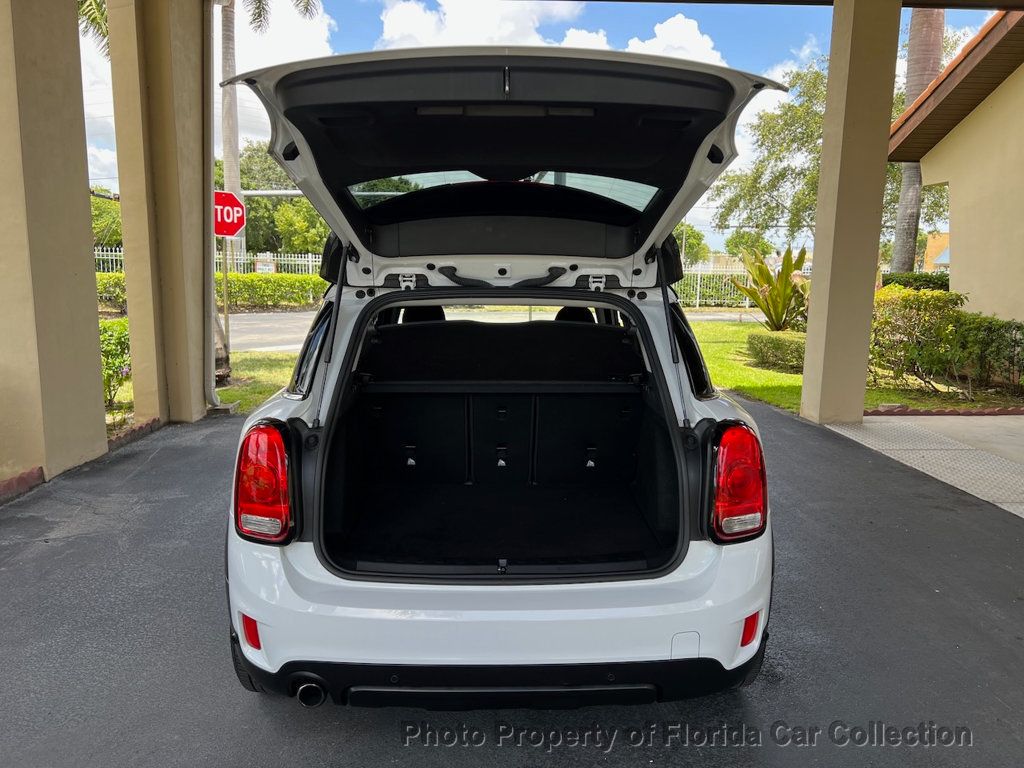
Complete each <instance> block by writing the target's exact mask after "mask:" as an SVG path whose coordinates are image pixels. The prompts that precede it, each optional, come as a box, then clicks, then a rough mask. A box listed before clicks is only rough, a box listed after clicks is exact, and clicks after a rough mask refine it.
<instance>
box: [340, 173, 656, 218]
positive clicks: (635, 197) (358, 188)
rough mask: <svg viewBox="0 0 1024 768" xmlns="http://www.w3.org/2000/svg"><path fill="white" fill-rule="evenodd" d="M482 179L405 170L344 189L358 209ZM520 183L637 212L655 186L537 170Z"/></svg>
mask: <svg viewBox="0 0 1024 768" xmlns="http://www.w3.org/2000/svg"><path fill="white" fill-rule="evenodd" d="M479 181H486V179H484V178H482V177H481V176H477V175H476V174H475V173H472V172H471V171H435V172H431V173H409V174H406V175H404V176H390V177H388V178H386V179H375V180H373V181H366V182H363V183H361V184H353V185H352V186H350V187H349V188H348V191H349V192H350V193H351V194H352V197H353V198H355V201H356V203H358V204H359V207H360V208H370V207H371V206H374V205H376V204H377V203H380V202H383V201H384V200H388V199H390V198H392V197H398V196H399V195H404V194H406V193H408V192H415V191H416V190H418V189H428V188H430V187H439V186H443V185H446V184H467V183H471V182H479ZM520 181H522V182H524V183H531V184H550V185H555V186H564V187H570V188H572V189H579V190H582V191H584V192H590V193H592V194H595V195H600V196H601V197H606V198H608V199H609V200H614V201H615V202H617V203H622V204H623V205H627V206H629V207H630V208H633V209H634V210H637V211H642V210H644V208H646V207H647V205H648V203H650V202H651V199H652V198H653V197H654V195H655V193H657V191H658V188H657V187H652V186H649V185H647V184H640V183H639V182H636V181H626V180H625V179H613V178H610V177H608V176H594V175H591V174H588V173H561V172H558V171H541V172H540V173H535V174H533V175H532V176H527V177H526V178H524V179H520Z"/></svg>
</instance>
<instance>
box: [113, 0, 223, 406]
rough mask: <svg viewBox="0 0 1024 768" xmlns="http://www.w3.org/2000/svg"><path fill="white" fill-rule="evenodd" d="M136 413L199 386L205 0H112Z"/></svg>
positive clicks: (182, 397) (180, 401)
mask: <svg viewBox="0 0 1024 768" xmlns="http://www.w3.org/2000/svg"><path fill="white" fill-rule="evenodd" d="M107 8H108V13H109V23H110V55H111V65H112V67H111V69H112V73H113V87H114V123H115V126H116V131H117V166H118V177H119V181H120V186H121V212H122V230H123V233H124V250H125V278H126V283H127V293H128V316H129V326H130V328H131V343H132V370H133V376H132V378H133V387H134V391H135V408H136V418H137V419H138V420H146V419H150V418H159V419H161V420H170V421H195V420H196V419H199V418H201V417H202V416H203V415H204V414H205V412H206V399H205V394H204V385H203V375H204V355H205V352H204V349H205V347H204V338H205V337H204V333H205V322H204V281H203V246H204V235H203V233H204V203H205V201H206V199H207V194H206V191H205V188H204V183H203V181H204V172H203V171H204V163H205V162H206V158H205V154H204V147H205V143H204V140H203V120H204V115H205V109H206V108H207V106H206V104H205V102H204V98H203V95H204V90H203V85H204V83H203V72H204V63H203V62H204V59H203V55H204V45H205V44H207V36H206V35H205V34H204V31H205V26H204V23H203V19H204V15H203V14H204V0H108V3H107Z"/></svg>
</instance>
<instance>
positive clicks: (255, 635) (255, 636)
mask: <svg viewBox="0 0 1024 768" xmlns="http://www.w3.org/2000/svg"><path fill="white" fill-rule="evenodd" d="M242 634H243V635H245V642H247V643H248V644H249V646H250V647H251V648H255V649H256V650H257V651H258V650H260V649H261V648H262V647H263V643H261V642H260V627H259V624H257V623H256V620H255V619H253V618H252V617H251V616H246V615H245V614H244V613H243V614H242Z"/></svg>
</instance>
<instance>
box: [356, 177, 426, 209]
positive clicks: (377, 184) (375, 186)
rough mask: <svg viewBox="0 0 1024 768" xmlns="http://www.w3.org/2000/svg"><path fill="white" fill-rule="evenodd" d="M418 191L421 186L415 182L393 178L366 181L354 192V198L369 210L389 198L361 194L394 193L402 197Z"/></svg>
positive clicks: (402, 178)
mask: <svg viewBox="0 0 1024 768" xmlns="http://www.w3.org/2000/svg"><path fill="white" fill-rule="evenodd" d="M417 189H420V185H419V184H417V183H416V182H415V181H410V180H409V179H407V178H405V176H391V177H389V178H386V179H374V180H373V181H364V182H363V183H362V184H359V185H358V186H357V188H356V189H354V190H353V191H352V196H353V197H354V198H355V199H356V202H357V203H358V204H359V206H360V207H361V208H369V207H370V206H371V205H374V204H375V203H379V202H382V201H384V200H386V199H387V198H386V197H384V196H383V195H361V194H359V193H360V192H394V193H395V194H396V195H401V194H404V193H406V192H415V191H416V190H417Z"/></svg>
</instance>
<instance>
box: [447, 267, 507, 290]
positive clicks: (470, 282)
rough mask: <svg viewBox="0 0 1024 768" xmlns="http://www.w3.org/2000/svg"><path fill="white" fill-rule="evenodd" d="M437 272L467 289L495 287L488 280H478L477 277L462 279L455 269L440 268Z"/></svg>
mask: <svg viewBox="0 0 1024 768" xmlns="http://www.w3.org/2000/svg"><path fill="white" fill-rule="evenodd" d="M437 271H438V272H440V273H441V274H442V275H444V276H445V277H447V278H448V279H449V280H451V281H452V282H453V283H455V284H456V285H461V286H463V287H465V288H493V287H494V286H493V285H491V284H490V283H488V282H487V281H486V280H477V279H476V278H475V277H461V276H460V275H459V273H458V270H456V269H455V267H451V266H449V267H438V268H437Z"/></svg>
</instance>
